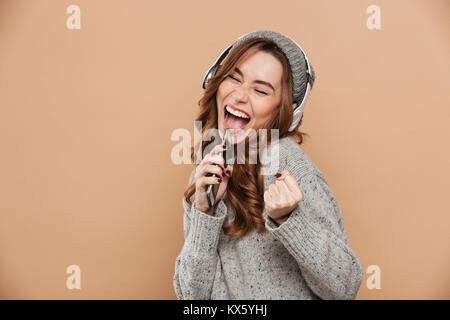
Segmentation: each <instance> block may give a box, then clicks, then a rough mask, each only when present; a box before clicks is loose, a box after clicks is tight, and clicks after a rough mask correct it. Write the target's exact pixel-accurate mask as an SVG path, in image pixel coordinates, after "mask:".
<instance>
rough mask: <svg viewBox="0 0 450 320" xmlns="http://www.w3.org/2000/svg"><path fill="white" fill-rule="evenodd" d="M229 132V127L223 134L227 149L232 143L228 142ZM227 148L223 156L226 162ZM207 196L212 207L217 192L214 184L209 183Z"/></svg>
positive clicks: (223, 142)
mask: <svg viewBox="0 0 450 320" xmlns="http://www.w3.org/2000/svg"><path fill="white" fill-rule="evenodd" d="M229 134H230V133H229V129H226V130H225V133H224V135H223V140H222V144H223V145H225V146H226V147H227V149H228V147H229V146H230V143H229V142H228V138H229ZM227 149H225V150H224V151H222V157H223V159H224V160H225V163H227V157H226V152H227ZM206 198H207V199H208V204H209V207H210V208H212V207H213V206H214V203H215V202H216V194H215V190H214V185H213V184H210V185H208V187H207V188H206Z"/></svg>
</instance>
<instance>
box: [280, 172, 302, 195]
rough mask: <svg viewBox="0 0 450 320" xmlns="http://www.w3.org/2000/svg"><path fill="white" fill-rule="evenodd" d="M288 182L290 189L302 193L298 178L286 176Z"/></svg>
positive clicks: (295, 192)
mask: <svg viewBox="0 0 450 320" xmlns="http://www.w3.org/2000/svg"><path fill="white" fill-rule="evenodd" d="M284 181H285V182H286V185H287V186H288V188H289V190H291V191H292V192H293V193H294V194H298V193H302V191H301V188H300V185H299V184H298V182H297V180H296V179H295V178H294V177H293V176H291V175H288V176H286V179H284Z"/></svg>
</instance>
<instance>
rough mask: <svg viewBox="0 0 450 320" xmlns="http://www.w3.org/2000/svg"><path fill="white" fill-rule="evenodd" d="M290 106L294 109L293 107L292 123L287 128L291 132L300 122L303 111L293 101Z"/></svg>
mask: <svg viewBox="0 0 450 320" xmlns="http://www.w3.org/2000/svg"><path fill="white" fill-rule="evenodd" d="M292 108H295V109H294V113H293V115H292V124H291V126H290V127H289V130H288V131H289V132H292V131H294V130H295V128H297V126H298V124H299V123H300V120H301V119H302V117H303V111H302V110H301V108H300V107H298V106H297V104H296V103H294V104H293V105H292Z"/></svg>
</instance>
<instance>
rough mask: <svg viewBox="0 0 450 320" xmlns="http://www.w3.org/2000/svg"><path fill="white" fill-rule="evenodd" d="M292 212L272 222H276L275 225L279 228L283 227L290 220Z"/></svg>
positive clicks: (273, 219)
mask: <svg viewBox="0 0 450 320" xmlns="http://www.w3.org/2000/svg"><path fill="white" fill-rule="evenodd" d="M291 213H292V211H290V212H288V213H286V214H285V215H283V216H281V217H277V218H272V217H270V216H269V217H270V218H271V219H272V221H274V222H275V224H277V226H281V225H282V224H283V223H284V222H286V220H287V219H289V217H290V216H291Z"/></svg>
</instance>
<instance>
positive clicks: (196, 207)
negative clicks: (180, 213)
mask: <svg viewBox="0 0 450 320" xmlns="http://www.w3.org/2000/svg"><path fill="white" fill-rule="evenodd" d="M194 208H195V209H196V210H197V211H200V212H202V213H205V214H207V215H210V216H212V215H213V208H209V207H208V208H206V207H205V208H203V207H198V206H197V204H196V203H195V202H194Z"/></svg>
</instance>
